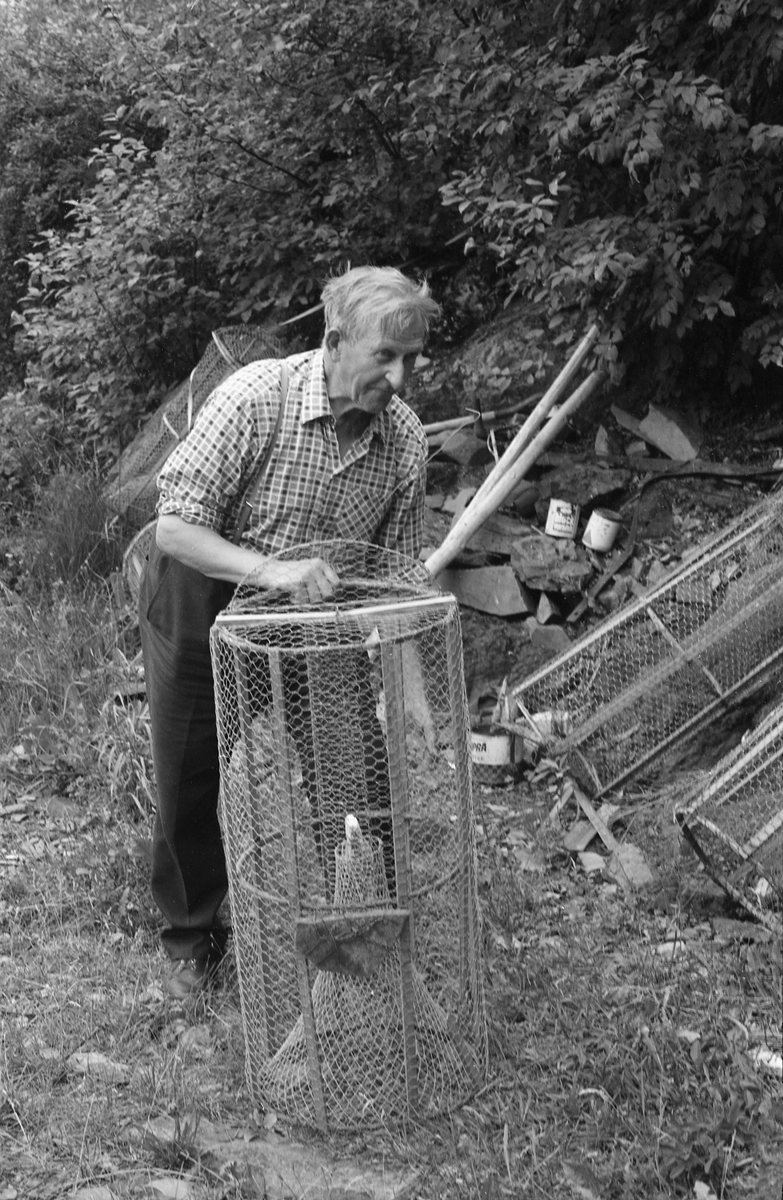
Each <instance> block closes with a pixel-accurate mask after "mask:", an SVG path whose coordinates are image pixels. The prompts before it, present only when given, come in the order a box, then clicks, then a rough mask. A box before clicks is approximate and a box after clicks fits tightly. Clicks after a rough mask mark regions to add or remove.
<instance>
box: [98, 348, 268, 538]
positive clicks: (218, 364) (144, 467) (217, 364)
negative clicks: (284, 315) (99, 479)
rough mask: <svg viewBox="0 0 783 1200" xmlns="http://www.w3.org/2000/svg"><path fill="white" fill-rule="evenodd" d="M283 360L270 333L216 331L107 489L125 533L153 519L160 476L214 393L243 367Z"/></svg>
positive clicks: (130, 448) (125, 453) (137, 439)
mask: <svg viewBox="0 0 783 1200" xmlns="http://www.w3.org/2000/svg"><path fill="white" fill-rule="evenodd" d="M282 354H283V349H282V344H281V342H280V340H279V339H278V338H277V337H276V335H275V334H274V333H272V332H270V331H269V330H265V329H260V328H256V327H253V326H249V325H238V326H229V327H228V328H225V329H217V330H215V332H214V333H213V334H212V341H211V342H210V343H209V345H208V346H207V348H206V350H205V351H204V353H203V355H202V356H201V358H200V359H199V362H198V364H197V365H196V366H195V367H194V369H193V370H192V371H191V373H190V377H189V378H188V379H187V380H186V381H185V382H184V383H182V384H180V386H179V387H177V388H175V389H174V391H173V392H172V393H170V395H169V397H168V398H167V400H166V401H164V403H163V404H162V405H161V406H160V408H159V409H158V411H157V412H156V413H155V414H154V415H153V416H152V417H151V418H150V420H149V421H148V422H147V423H146V425H145V426H144V428H143V429H142V430H141V431H140V433H139V434H138V435H137V436H136V437H135V438H134V439H133V441H132V442H131V444H130V445H129V446H128V447H127V448H126V449H125V450H124V451H123V453H122V454H121V455H120V458H119V460H118V462H117V465H116V467H115V468H114V470H113V471H112V474H111V477H110V478H109V480H108V482H107V484H106V488H105V492H104V495H105V498H106V501H107V503H108V504H109V506H110V507H111V509H112V510H113V511H114V512H116V513H117V514H118V515H119V516H121V517H122V518H123V523H124V525H125V527H126V528H127V529H137V530H138V529H141V527H142V526H143V525H144V524H146V523H147V522H148V521H151V520H152V518H153V517H154V515H155V505H156V503H157V498H158V495H157V487H156V483H155V481H156V479H157V476H158V472H159V471H160V469H161V467H162V466H163V464H164V462H165V461H166V459H167V458H168V456H169V454H171V451H172V450H173V449H174V447H175V446H176V445H177V442H179V441H181V440H182V438H184V437H186V436H187V434H188V432H189V431H190V428H191V425H192V424H193V418H194V417H195V415H196V413H197V412H198V411H199V409H200V408H201V407H202V405H203V404H204V401H205V400H206V399H207V397H208V396H209V395H210V393H211V392H213V391H214V389H215V388H216V387H217V386H218V385H219V384H221V383H223V381H224V380H225V379H227V378H228V376H229V375H231V374H233V372H234V371H236V370H238V369H239V367H244V366H246V365H247V364H248V363H251V362H257V361H259V360H260V359H263V358H279V357H280V356H281V355H282Z"/></svg>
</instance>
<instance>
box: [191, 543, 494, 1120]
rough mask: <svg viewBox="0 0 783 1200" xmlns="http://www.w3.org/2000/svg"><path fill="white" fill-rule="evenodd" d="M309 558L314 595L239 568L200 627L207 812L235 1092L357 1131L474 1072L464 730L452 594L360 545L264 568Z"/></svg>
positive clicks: (477, 991) (474, 961) (477, 996)
mask: <svg viewBox="0 0 783 1200" xmlns="http://www.w3.org/2000/svg"><path fill="white" fill-rule="evenodd" d="M316 554H317V555H319V556H320V557H322V558H325V559H327V561H329V562H330V563H331V565H332V566H333V567H334V568H335V570H336V571H337V573H338V575H339V576H340V578H341V586H340V588H339V589H338V592H337V594H336V595H335V597H334V598H333V599H332V600H331V601H329V603H328V604H323V605H321V606H316V607H307V606H305V607H304V608H301V609H300V610H299V611H291V599H290V597H289V596H286V595H284V594H282V593H269V592H261V591H260V590H259V589H258V588H256V587H255V585H254V583H253V580H252V577H251V578H250V579H249V580H247V581H245V583H244V584H243V585H242V586H240V588H239V589H238V590H237V593H236V596H235V598H234V601H233V602H232V604H231V606H230V608H229V609H228V610H227V612H226V613H224V614H222V615H221V616H220V617H219V618H218V620H217V622H216V625H215V627H214V628H213V631H212V655H213V664H214V673H215V690H216V701H217V713H218V741H219V749H220V764H221V799H220V815H221V824H222V829H223V837H224V843H225V849H226V859H227V863H228V872H229V889H230V897H231V905H232V922H233V929H234V940H235V951H236V958H237V969H238V978H239V987H240V996H241V1005H242V1018H243V1026H244V1033H245V1043H246V1055H247V1076H248V1082H249V1086H250V1090H251V1093H252V1094H253V1096H254V1099H255V1100H256V1102H257V1103H258V1104H260V1105H261V1106H262V1107H263V1108H265V1109H273V1110H275V1111H277V1112H281V1113H284V1114H286V1115H288V1116H289V1117H291V1118H293V1119H296V1120H299V1121H302V1122H304V1123H307V1124H314V1125H317V1126H319V1127H321V1128H323V1129H326V1128H330V1127H331V1128H356V1127H359V1126H362V1125H372V1124H379V1123H384V1122H385V1121H387V1120H391V1119H398V1118H401V1117H409V1116H414V1115H419V1116H422V1115H428V1114H434V1113H436V1112H441V1111H445V1110H448V1109H451V1108H453V1107H455V1106H456V1105H458V1104H460V1103H461V1102H463V1101H464V1100H465V1099H466V1098H467V1097H468V1096H469V1095H470V1094H471V1093H472V1092H474V1091H475V1090H476V1088H477V1087H479V1086H480V1085H481V1083H482V1082H483V1080H484V1078H485V1074H486V1056H487V1035H486V1015H485V1007H484V995H483V984H482V969H481V944H480V921H479V911H478V897H477V887H476V861H475V827H474V816H473V804H472V795H471V781H470V756H469V721H468V710H467V701H466V696H465V686H464V677H463V668H462V651H461V637H460V626H459V611H458V607H457V604H456V601H455V600H454V598H453V597H451V596H443V595H441V594H440V593H438V592H437V590H436V589H434V587H433V585H432V581H431V578H430V576H429V574H428V573H427V572H426V570H425V569H424V568H423V567H422V566H421V565H420V564H417V563H415V562H412V561H411V560H408V559H406V558H403V557H402V556H399V555H396V554H393V553H390V552H386V551H382V550H379V549H377V548H375V547H369V546H364V545H359V544H356V543H327V544H324V545H319V546H307V547H298V548H297V549H295V550H293V551H291V552H290V553H289V554H288V555H285V556H282V557H290V558H302V557H312V556H314V555H316ZM354 818H355V822H356V824H355V825H354V827H353V828H354V832H353V834H351V835H349V833H348V830H347V827H346V820H347V819H349V823H350V822H351V821H353V819H354Z"/></svg>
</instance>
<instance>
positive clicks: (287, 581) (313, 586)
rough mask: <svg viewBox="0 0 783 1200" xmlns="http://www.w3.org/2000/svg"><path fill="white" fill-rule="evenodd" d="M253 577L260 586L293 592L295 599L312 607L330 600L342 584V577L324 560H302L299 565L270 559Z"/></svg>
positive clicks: (254, 581) (258, 568)
mask: <svg viewBox="0 0 783 1200" xmlns="http://www.w3.org/2000/svg"><path fill="white" fill-rule="evenodd" d="M251 578H252V580H253V583H257V584H258V585H259V587H262V588H270V589H272V588H274V589H279V590H280V591H283V592H290V593H291V595H292V596H293V598H294V600H296V601H298V602H299V603H310V604H317V603H318V602H319V600H328V599H329V597H330V596H333V595H334V593H335V589H336V588H337V587H339V584H340V576H339V575H338V574H337V572H336V571H334V570H332V568H331V567H330V566H329V563H328V562H325V561H324V560H323V559H322V558H303V559H300V560H299V561H298V562H289V561H283V560H281V559H279V558H267V559H264V561H263V562H262V563H261V565H260V566H258V567H257V568H256V570H254V571H253V572H252V576H251Z"/></svg>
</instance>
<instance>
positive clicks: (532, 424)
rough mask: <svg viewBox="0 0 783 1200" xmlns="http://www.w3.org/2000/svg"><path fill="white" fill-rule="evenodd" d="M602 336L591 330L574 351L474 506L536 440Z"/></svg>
mask: <svg viewBox="0 0 783 1200" xmlns="http://www.w3.org/2000/svg"><path fill="white" fill-rule="evenodd" d="M600 332H601V331H600V329H599V327H598V326H597V325H591V326H590V328H589V329H588V331H587V333H586V334H585V336H584V337H583V338H582V340H581V342H580V343H579V345H578V346H577V348H576V350H574V353H573V354H572V355H571V357H570V358H569V360H568V362H567V363H566V365H565V366H564V367H563V369H562V371H561V372H560V374H559V375H558V377H557V379H555V381H554V382H553V383H552V384H551V385H550V386H549V387H548V388H547V390H546V391H545V392H544V394H543V396H542V397H541V399H540V400H539V402H538V404H537V405H536V407H535V408H534V409H533V411H532V412H531V414H530V416H529V417H528V418H527V420H526V421H525V423H524V425H523V426H522V428H521V429H520V430H519V432H518V433H517V435H516V437H515V438H514V440H513V441H512V442H510V443H509V444H508V446H507V447H506V449H505V451H504V453H503V454H502V455H501V457H500V458H499V459H498V461H497V462H496V463H495V466H494V467H493V468H492V470H491V471H490V473H489V475H487V478H486V479H485V480H484V482H483V483H482V485H481V487H480V488H479V490H478V491H477V492H476V495H475V496H474V497H473V500H472V501H471V506H472V505H473V504H475V503H476V502H477V501H480V500H481V499H482V498H483V497H484V496H486V495H488V494H489V493H490V492H491V491H492V489H493V487H494V486H495V484H496V483H497V481H498V480H499V479H500V478H501V476H503V475H504V474H505V472H506V471H507V470H508V469H509V467H510V466H511V464H512V463H513V462H514V461H515V459H517V458H518V457H519V455H520V454H521V453H522V451H523V450H524V448H525V446H526V445H527V443H528V442H529V441H530V439H531V438H532V437H533V436H534V434H535V433H536V431H537V430H538V428H539V427H540V426H541V425H542V424H543V422H544V420H545V419H546V417H547V415H548V413H549V411H550V409H551V408H552V407H553V406H554V404H555V403H556V402H557V401H558V400H559V399H560V397H561V396H562V394H563V392H564V391H565V390H566V388H567V387H568V386H569V384H570V383H571V381H572V379H573V378H574V376H575V375H576V373H577V371H578V370H579V368H580V367H581V365H582V363H583V362H584V360H585V358H586V357H587V355H588V354H589V352H590V350H591V348H592V347H593V345H594V344H595V342H596V341H597V339H598V335H599V333H600Z"/></svg>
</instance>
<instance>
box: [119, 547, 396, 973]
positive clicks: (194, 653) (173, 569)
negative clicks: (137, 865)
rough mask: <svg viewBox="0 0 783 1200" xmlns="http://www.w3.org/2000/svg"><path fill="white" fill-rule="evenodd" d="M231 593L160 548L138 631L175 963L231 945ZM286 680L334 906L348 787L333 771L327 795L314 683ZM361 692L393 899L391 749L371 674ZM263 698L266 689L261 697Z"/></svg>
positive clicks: (355, 709)
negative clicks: (227, 666) (227, 697)
mask: <svg viewBox="0 0 783 1200" xmlns="http://www.w3.org/2000/svg"><path fill="white" fill-rule="evenodd" d="M232 592H233V588H232V586H231V585H230V584H226V583H220V582H217V581H213V580H208V579H205V577H204V576H202V575H200V574H199V573H198V572H196V571H191V570H190V569H189V568H187V567H183V566H182V565H181V564H180V563H176V562H175V561H174V560H172V559H169V558H168V557H167V556H165V555H161V554H160V552H159V551H158V550H157V548H156V547H154V546H153V549H152V551H151V552H150V561H149V563H148V565H147V568H146V570H145V572H144V575H143V577H142V581H141V592H140V601H139V623H140V628H141V640H142V651H143V655H144V670H145V678H146V688H147V698H148V702H149V706H150V723H151V728H152V758H153V766H154V769H155V782H156V790H157V808H156V815H155V829H154V834H153V844H152V895H153V898H154V900H155V903H156V904H157V906H158V908H159V909H160V911H161V913H162V914H163V916H164V918H165V920H166V922H167V927H166V928H165V929H164V931H163V935H162V938H163V944H164V947H165V949H166V951H167V953H168V954H169V956H170V957H171V958H173V959H177V958H206V957H209V956H210V955H216V956H219V954H220V953H221V952H222V949H223V945H224V941H225V932H224V931H222V930H221V929H220V928H218V927H217V924H216V922H217V914H218V910H219V908H220V905H221V904H222V902H223V900H224V898H225V896H226V892H227V890H228V880H227V873H226V864H225V858H224V853H223V844H222V839H221V833H220V825H219V822H218V816H217V810H218V795H219V788H220V771H219V760H218V741H217V722H216V715H215V697H214V682H213V677H212V663H211V659H210V652H209V629H210V626H211V625H212V623H213V621H214V618H215V616H216V615H217V613H218V612H219V611H220V610H221V609H223V608H224V607H225V606H226V605H227V604H228V602H229V600H230V598H231V595H232ZM358 654H359V659H360V661H361V662H363V663H366V661H367V660H366V654H364V652H363V651H361V650H360V651H359V652H358ZM285 676H286V678H285V692H286V708H287V710H288V713H289V719H288V721H287V723H288V726H289V729H290V732H291V734H292V736H293V738H294V741H295V742H296V745H297V749H298V752H299V755H300V759H301V763H302V771H303V781H304V784H305V790H306V791H307V793H308V796H309V799H310V806H311V810H312V816H313V826H314V833H315V837H316V842H317V845H318V849H319V851H320V853H321V856H322V860H323V865H324V875H325V882H326V891H327V899H329V898H330V896H329V886H330V883H332V882H333V874H334V871H333V864H332V858H333V854H334V848H335V846H336V844H337V842H338V840H339V837H340V831H341V830H342V829H343V828H344V825H343V820H344V812H345V803H346V796H345V793H344V789H337V788H331V787H330V786H329V783H328V780H329V776H330V772H329V771H328V769H327V770H322V771H321V772H320V775H321V777H322V779H323V778H325V779H326V781H327V782H326V784H325V785H324V784H322V785H321V789H320V794H319V789H318V786H317V783H316V771H315V765H314V761H313V745H314V742H315V744H316V745H318V744H320V745H321V746H322V747H323V748H324V752H325V753H326V754H327V757H328V753H329V747H328V741H327V739H326V738H325V737H324V736H323V735H320V736H319V734H318V732H317V730H316V728H315V726H317V725H318V722H317V721H316V722H315V726H314V724H313V719H312V714H311V709H310V705H309V702H308V696H309V688H308V681H307V677H306V674H305V673H303V672H302V670H301V667H297V666H296V665H295V664H293V663H291V664H289V667H288V669H287V670H286V671H285ZM354 686H357V687H358V689H359V694H358V695H357V696H356V698H355V699H354V700H353V701H352V703H351V706H350V711H351V712H352V713H353V714H358V715H359V721H360V726H361V741H362V744H363V747H364V753H363V758H364V762H365V770H364V774H365V788H366V797H365V800H364V803H363V805H362V806H361V807H363V808H364V809H366V808H367V807H369V808H370V809H371V810H372V813H373V815H372V816H371V817H370V819H369V823H368V825H369V827H368V832H370V833H371V834H372V835H374V836H376V837H380V838H381V840H382V842H383V849H384V861H385V863H386V873H387V879H388V883H389V891H390V893H391V895H392V897H394V895H395V894H396V887H395V875H394V854H393V849H392V842H391V833H392V827H391V817H390V811H389V809H390V791H389V780H388V763H387V758H386V748H385V742H384V738H383V734H382V732H381V730H380V727H379V726H378V724H377V721H375V718H374V712H375V701H374V698H373V691H372V688H371V686H370V680H369V674H368V673H367V671H366V670H361V671H360V672H359V676H358V683H355V684H354ZM264 690H265V689H263V688H261V689H260V690H259V691H260V693H261V694H263V692H264ZM294 712H295V713H296V714H297V716H296V718H294V717H293V713H294ZM314 735H315V736H314ZM321 765H322V767H324V766H328V764H324V763H322V764H321ZM327 843H328V844H327Z"/></svg>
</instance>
